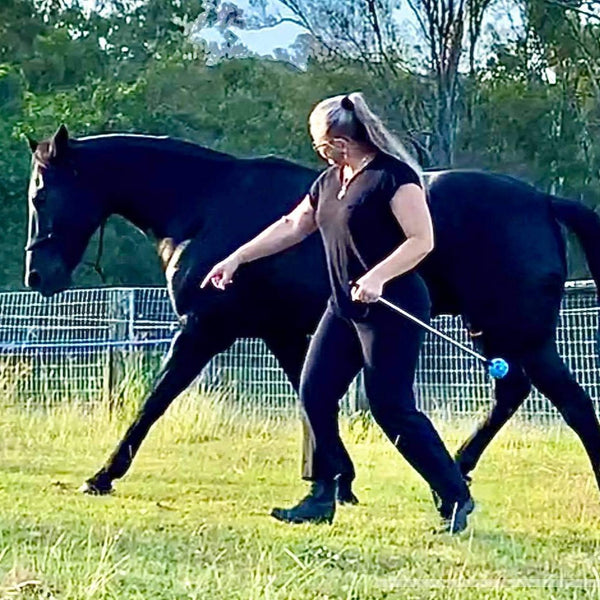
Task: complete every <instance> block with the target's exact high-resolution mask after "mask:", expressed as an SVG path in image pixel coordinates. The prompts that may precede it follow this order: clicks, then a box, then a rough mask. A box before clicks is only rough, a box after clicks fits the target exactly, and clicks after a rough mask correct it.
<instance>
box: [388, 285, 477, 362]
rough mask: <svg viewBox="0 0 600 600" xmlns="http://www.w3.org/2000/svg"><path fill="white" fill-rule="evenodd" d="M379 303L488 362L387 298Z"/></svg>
mask: <svg viewBox="0 0 600 600" xmlns="http://www.w3.org/2000/svg"><path fill="white" fill-rule="evenodd" d="M378 301H379V302H381V303H382V304H385V305H386V306H388V307H389V308H391V309H392V310H395V311H396V312H397V313H400V314H401V315H402V316H404V317H406V318H407V319H410V320H411V321H413V322H415V323H417V324H418V325H420V326H421V327H423V328H424V329H427V331H429V332H431V333H433V334H434V335H437V336H438V337H441V338H442V339H443V340H446V341H447V342H450V343H451V344H454V345H455V346H457V347H458V348H460V349H461V350H463V351H464V352H467V353H468V354H470V355H471V356H474V357H475V358H478V359H479V360H481V361H483V362H484V363H487V362H488V360H487V358H486V357H485V356H483V355H481V354H479V352H475V350H471V348H469V347H468V346H465V345H464V344H461V343H460V342H457V341H456V340H455V339H453V338H451V337H450V336H448V335H446V334H445V333H442V332H441V331H438V330H437V329H435V328H434V327H431V325H428V324H427V323H425V322H423V321H421V319H418V318H417V317H415V316H414V315H411V314H410V313H409V312H406V311H405V310H404V309H402V308H400V307H399V306H396V305H395V304H392V303H391V302H390V301H389V300H386V299H385V298H381V297H380V298H379V300H378Z"/></svg>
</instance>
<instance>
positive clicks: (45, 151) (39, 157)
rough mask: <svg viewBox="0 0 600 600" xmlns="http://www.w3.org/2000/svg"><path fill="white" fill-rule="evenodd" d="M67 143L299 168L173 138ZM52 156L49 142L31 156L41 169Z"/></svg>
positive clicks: (114, 137) (113, 136)
mask: <svg viewBox="0 0 600 600" xmlns="http://www.w3.org/2000/svg"><path fill="white" fill-rule="evenodd" d="M70 142H74V144H75V146H81V147H83V146H88V147H93V148H95V149H98V150H102V149H110V150H114V145H115V144H118V145H119V146H120V147H121V148H123V149H126V148H128V147H129V148H133V147H135V148H156V147H157V146H160V147H161V148H162V149H164V150H166V151H168V152H173V153H176V154H183V155H186V156H195V157H198V158H203V159H208V160H213V161H218V162H221V161H225V162H229V161H232V162H233V161H235V162H237V161H252V162H255V163H267V164H270V165H273V166H281V167H284V168H285V167H290V166H294V167H298V166H300V165H298V163H295V162H293V161H290V160H287V159H285V158H280V157H277V156H273V155H267V156H259V157H243V158H240V157H236V156H234V155H232V154H228V153H226V152H220V151H218V150H212V149H211V148H207V147H206V146H201V145H200V144H197V143H195V142H190V141H187V140H182V139H178V138H172V137H169V136H156V135H145V134H137V133H104V134H99V135H91V136H84V137H78V138H71V140H70ZM55 155H56V151H55V146H54V144H53V143H52V139H48V140H44V141H42V142H40V143H39V144H38V146H37V148H36V150H35V152H34V158H35V160H36V161H37V162H38V163H39V164H40V165H42V166H48V164H49V163H50V161H51V160H52V159H53V158H54V157H55ZM303 168H306V167H303Z"/></svg>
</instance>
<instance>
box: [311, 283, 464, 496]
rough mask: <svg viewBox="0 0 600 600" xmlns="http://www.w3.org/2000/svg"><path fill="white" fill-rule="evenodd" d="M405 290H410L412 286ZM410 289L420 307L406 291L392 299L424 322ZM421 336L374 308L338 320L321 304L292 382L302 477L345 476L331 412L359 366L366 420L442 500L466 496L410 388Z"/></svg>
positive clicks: (424, 312)
mask: <svg viewBox="0 0 600 600" xmlns="http://www.w3.org/2000/svg"><path fill="white" fill-rule="evenodd" d="M407 283H408V282H407ZM408 287H409V288H411V291H412V292H414V291H415V286H414V285H409V286H408ZM423 287H424V285H423ZM416 291H417V294H418V295H421V300H422V301H421V302H419V301H415V300H418V299H415V295H414V293H413V294H411V297H410V298H407V296H406V295H405V294H400V298H398V295H395V297H394V300H396V301H398V302H399V304H401V305H402V306H403V307H404V308H407V309H408V310H411V312H413V314H415V313H416V314H417V316H419V317H421V318H422V319H423V320H428V317H429V314H428V313H429V310H428V299H427V296H426V291H424V293H423V294H421V293H420V289H419V287H418V286H417V289H416ZM402 297H404V298H405V302H404V304H403V303H402ZM409 299H410V305H409V302H408V301H409ZM425 307H427V308H425ZM423 336H424V332H423V330H422V329H421V328H420V327H418V326H417V325H415V324H414V323H412V322H411V321H409V320H407V319H405V318H404V317H402V316H400V315H397V314H395V313H393V312H392V311H391V310H390V309H389V308H387V307H385V306H383V305H381V304H372V305H370V306H369V309H368V314H367V316H366V317H365V318H364V319H361V320H352V319H346V318H344V317H342V316H339V315H338V314H337V313H336V311H335V310H334V309H333V308H332V306H331V305H330V306H328V307H327V310H326V311H325V314H324V315H323V317H322V318H321V321H320V323H319V326H318V327H317V330H316V332H315V335H314V336H313V338H312V341H311V344H310V347H309V349H308V354H307V356H306V361H305V363H304V368H303V371H302V377H301V381H300V400H301V403H302V408H303V410H304V413H305V418H306V421H307V424H308V428H309V435H308V436H305V437H306V441H305V448H304V472H303V476H304V478H305V479H309V480H317V479H325V480H331V479H334V478H336V477H337V476H339V475H350V476H353V474H354V469H353V466H352V461H351V460H350V457H349V455H348V452H347V450H346V448H345V447H344V444H343V442H342V440H341V438H340V435H339V428H338V410H339V401H340V399H341V398H342V397H343V395H344V394H345V393H346V391H347V389H348V386H349V385H350V383H351V382H352V380H353V379H354V377H355V376H356V375H357V374H358V372H359V371H360V369H361V368H364V380H365V389H366V395H367V398H368V400H369V406H370V408H371V412H372V414H373V417H374V418H375V420H376V421H377V423H378V424H379V426H380V427H381V428H382V429H383V431H384V432H385V434H386V435H387V437H388V438H389V439H390V440H391V441H392V443H393V444H394V446H396V448H397V449H398V451H399V452H400V453H401V454H402V456H404V458H405V459H406V460H407V461H408V462H409V463H410V464H411V465H412V466H413V468H415V469H416V470H417V471H418V472H419V473H420V474H421V476H422V477H423V478H424V479H425V480H426V481H427V483H429V485H430V487H431V488H432V489H433V490H434V491H435V492H437V494H438V495H439V496H440V498H441V499H442V500H443V501H444V502H454V501H460V500H463V499H464V498H466V497H467V496H468V494H469V492H468V489H467V487H466V485H465V483H464V481H463V478H462V476H461V475H460V472H459V470H458V468H457V466H456V464H455V463H454V461H453V460H452V458H451V457H450V455H449V454H448V451H447V450H446V447H445V446H444V444H443V442H442V440H441V439H440V436H439V435H438V433H437V432H436V430H435V429H434V427H433V425H432V424H431V421H430V420H429V419H428V418H427V417H426V416H425V415H424V414H423V413H422V412H420V411H419V410H418V409H417V408H416V403H415V396H414V393H413V383H414V375H415V369H416V366H417V360H418V355H419V350H420V347H421V344H422V341H423Z"/></svg>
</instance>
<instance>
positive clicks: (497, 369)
mask: <svg viewBox="0 0 600 600" xmlns="http://www.w3.org/2000/svg"><path fill="white" fill-rule="evenodd" d="M488 373H489V374H490V376H491V377H493V378H494V379H502V378H503V377H506V375H507V374H508V363H507V362H506V361H505V360H504V359H503V358H492V360H490V361H489V362H488Z"/></svg>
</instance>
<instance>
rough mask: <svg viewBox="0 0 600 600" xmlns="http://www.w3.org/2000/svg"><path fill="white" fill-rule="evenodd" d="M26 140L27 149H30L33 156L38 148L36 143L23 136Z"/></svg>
mask: <svg viewBox="0 0 600 600" xmlns="http://www.w3.org/2000/svg"><path fill="white" fill-rule="evenodd" d="M25 137H26V138H27V143H28V144H29V148H30V149H31V153H32V154H33V153H34V152H35V151H36V150H37V147H38V143H37V142H36V141H35V140H34V139H33V138H31V137H29V136H25Z"/></svg>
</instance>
